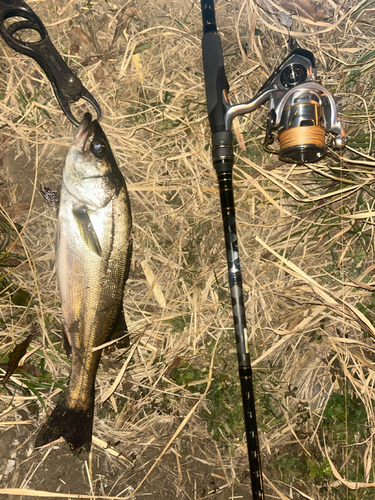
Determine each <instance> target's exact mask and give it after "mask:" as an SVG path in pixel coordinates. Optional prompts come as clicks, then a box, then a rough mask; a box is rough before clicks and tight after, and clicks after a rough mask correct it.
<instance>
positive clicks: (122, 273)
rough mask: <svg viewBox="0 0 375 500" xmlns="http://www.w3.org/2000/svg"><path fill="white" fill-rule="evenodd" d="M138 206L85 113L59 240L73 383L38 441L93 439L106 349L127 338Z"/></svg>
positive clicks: (69, 170) (70, 164)
mask: <svg viewBox="0 0 375 500" xmlns="http://www.w3.org/2000/svg"><path fill="white" fill-rule="evenodd" d="M131 225H132V223H131V212H130V202H129V196H128V192H127V189H126V185H125V181H124V178H123V176H122V174H121V172H120V170H119V168H118V166H117V164H116V161H115V159H114V157H113V154H112V151H111V148H110V145H109V143H108V140H107V138H106V136H105V134H104V132H103V130H102V128H101V126H100V125H99V123H98V121H97V120H95V121H92V120H91V115H90V114H89V113H86V114H85V116H84V118H83V120H82V122H81V124H80V126H79V128H78V130H77V133H76V135H75V138H74V140H73V143H72V145H71V147H70V149H69V152H68V155H67V158H66V163H65V168H64V172H63V185H62V190H61V202H60V209H59V217H58V231H57V240H56V271H57V280H58V286H59V291H60V295H61V307H62V315H63V333H64V344H65V346H66V349H67V352H68V354H70V352H71V354H72V369H71V374H70V383H69V386H68V388H67V389H66V390H65V392H64V393H63V395H62V397H61V398H60V400H59V401H58V404H57V406H56V408H55V409H54V411H53V412H52V414H51V415H50V416H49V417H48V418H47V421H46V422H45V423H44V424H43V426H42V428H41V429H40V431H39V433H38V435H37V438H36V442H35V445H36V446H42V445H44V444H46V443H49V442H52V441H54V440H55V439H58V438H59V437H60V436H63V437H64V438H65V440H66V441H67V443H68V444H69V445H70V447H71V448H72V449H75V448H81V447H84V448H86V449H87V448H89V446H90V443H91V440H92V427H93V414H94V400H95V377H96V372H97V369H98V365H99V361H100V356H101V350H97V351H94V352H93V348H95V347H98V346H100V345H102V344H104V343H106V342H108V341H109V340H111V339H114V338H118V337H120V336H123V335H124V334H125V333H126V331H127V328H126V323H125V318H124V312H123V308H122V301H123V293H124V286H125V282H126V279H127V277H128V273H129V267H130V260H131V247H132V246H131Z"/></svg>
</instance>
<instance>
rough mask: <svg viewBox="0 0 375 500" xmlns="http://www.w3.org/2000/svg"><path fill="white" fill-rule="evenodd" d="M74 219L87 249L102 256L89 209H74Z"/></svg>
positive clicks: (82, 207) (84, 207)
mask: <svg viewBox="0 0 375 500" xmlns="http://www.w3.org/2000/svg"><path fill="white" fill-rule="evenodd" d="M73 217H74V220H75V221H76V224H77V226H78V229H79V232H80V235H81V237H82V240H83V241H84V243H85V245H86V246H87V248H89V249H90V250H91V251H92V252H94V253H96V254H97V255H98V256H99V257H101V256H102V247H101V246H100V241H99V238H98V235H97V234H96V231H95V228H94V226H93V225H92V222H91V220H90V216H89V211H88V208H87V207H86V206H85V205H81V206H79V207H74V208H73Z"/></svg>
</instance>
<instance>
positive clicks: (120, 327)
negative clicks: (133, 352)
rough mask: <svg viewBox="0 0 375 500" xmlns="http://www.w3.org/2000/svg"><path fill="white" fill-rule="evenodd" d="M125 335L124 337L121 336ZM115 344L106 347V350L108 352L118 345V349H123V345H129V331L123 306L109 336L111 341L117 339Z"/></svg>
mask: <svg viewBox="0 0 375 500" xmlns="http://www.w3.org/2000/svg"><path fill="white" fill-rule="evenodd" d="M124 335H125V337H124ZM121 337H124V338H121ZM117 339H119V340H118V341H117V342H115V343H114V344H112V345H110V346H108V347H106V349H105V351H106V352H107V353H108V352H110V351H111V349H113V348H114V347H117V349H122V348H123V347H129V333H128V327H127V325H126V321H125V315H124V309H123V308H122V307H121V309H120V311H119V313H118V315H117V318H116V323H115V325H114V327H113V329H112V332H111V336H110V337H109V341H111V340H117Z"/></svg>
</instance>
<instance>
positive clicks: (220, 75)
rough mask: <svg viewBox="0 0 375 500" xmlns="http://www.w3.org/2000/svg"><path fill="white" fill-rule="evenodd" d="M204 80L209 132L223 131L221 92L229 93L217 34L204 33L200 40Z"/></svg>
mask: <svg viewBox="0 0 375 500" xmlns="http://www.w3.org/2000/svg"><path fill="white" fill-rule="evenodd" d="M202 54H203V68H204V79H205V84H206V98H207V112H208V119H209V121H210V126H211V131H212V132H219V131H222V130H225V125H224V115H225V107H224V103H223V90H226V91H227V92H228V91H229V85H228V81H227V77H226V76H225V69H224V57H223V49H222V46H221V40H220V36H219V35H218V34H217V33H214V32H209V33H206V34H205V35H204V37H203V39H202Z"/></svg>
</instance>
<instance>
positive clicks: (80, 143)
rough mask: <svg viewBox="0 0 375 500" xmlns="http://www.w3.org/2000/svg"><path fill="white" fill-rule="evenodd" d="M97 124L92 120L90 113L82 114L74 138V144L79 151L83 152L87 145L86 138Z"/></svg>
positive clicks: (91, 133)
mask: <svg viewBox="0 0 375 500" xmlns="http://www.w3.org/2000/svg"><path fill="white" fill-rule="evenodd" d="M97 124H98V121H97V120H94V121H92V115H91V113H85V114H84V116H83V118H82V121H81V123H80V125H79V127H78V130H77V133H76V136H75V139H74V146H75V147H76V148H77V149H78V150H79V151H81V152H83V151H84V150H85V149H87V148H88V147H89V146H87V143H88V138H89V137H91V136H92V135H93V132H94V130H95V128H96V125H97ZM90 142H91V141H90Z"/></svg>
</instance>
